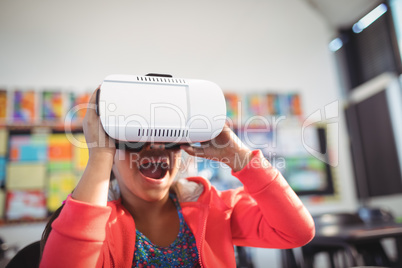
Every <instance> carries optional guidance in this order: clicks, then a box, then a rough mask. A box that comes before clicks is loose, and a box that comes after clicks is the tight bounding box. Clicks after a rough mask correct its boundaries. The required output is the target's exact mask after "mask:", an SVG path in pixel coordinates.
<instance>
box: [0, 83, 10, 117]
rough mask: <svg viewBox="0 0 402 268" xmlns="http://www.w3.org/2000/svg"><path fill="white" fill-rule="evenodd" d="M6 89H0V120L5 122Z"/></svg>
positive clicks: (6, 107) (6, 114)
mask: <svg viewBox="0 0 402 268" xmlns="http://www.w3.org/2000/svg"><path fill="white" fill-rule="evenodd" d="M7 110H8V102H7V91H6V90H4V89H0V122H6V120H7V116H8V111H7Z"/></svg>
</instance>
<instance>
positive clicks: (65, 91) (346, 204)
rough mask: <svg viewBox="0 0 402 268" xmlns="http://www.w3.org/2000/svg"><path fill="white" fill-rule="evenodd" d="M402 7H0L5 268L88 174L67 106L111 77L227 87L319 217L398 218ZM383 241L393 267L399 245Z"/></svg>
mask: <svg viewBox="0 0 402 268" xmlns="http://www.w3.org/2000/svg"><path fill="white" fill-rule="evenodd" d="M401 2H402V1H401V0H390V1H376V0H342V1H330V0H282V1H274V0H264V1H263V0H249V1H240V0H231V1H227V0H221V1H210V0H206V1H182V0H173V1H158V0H155V1H128V0H127V1H126V0H117V1H92V0H89V1H76V0H73V1H50V0H38V1H27V0H13V1H10V0H3V1H1V2H0V182H1V189H0V218H1V222H0V239H1V240H2V241H1V242H2V243H3V246H2V248H3V251H4V252H2V253H1V254H0V257H3V260H2V261H3V264H4V263H6V262H7V261H8V260H9V259H10V258H12V257H13V256H14V254H15V253H16V252H17V251H18V250H20V249H21V248H23V247H25V246H26V245H28V244H30V243H32V242H35V241H37V240H39V239H40V237H41V233H42V231H43V228H44V226H45V224H46V218H47V217H48V216H49V215H50V213H51V212H52V211H54V210H55V209H57V207H58V206H59V205H60V204H61V202H62V201H63V200H64V199H65V197H66V195H67V194H68V193H69V192H70V191H71V190H72V189H73V187H74V185H75V184H76V182H77V181H78V180H79V178H80V174H82V172H83V169H84V168H85V165H86V160H87V151H86V149H85V148H84V149H83V148H76V147H74V146H72V145H71V143H70V142H69V140H68V139H67V138H66V135H65V128H64V127H65V125H64V122H65V121H64V120H65V119H66V118H68V119H69V120H70V121H71V122H72V129H71V130H72V133H73V135H74V137H75V138H76V139H79V140H81V141H84V140H83V135H82V129H81V120H82V117H83V115H84V114H85V110H81V111H79V112H78V113H76V114H69V113H68V111H69V110H70V109H71V108H72V107H74V106H76V105H79V104H85V103H86V102H87V101H88V98H89V96H90V94H91V93H92V92H93V90H94V89H95V88H96V87H97V86H98V85H99V84H100V83H102V81H103V78H104V77H106V76H107V75H109V74H135V75H145V74H147V73H163V74H171V75H173V77H177V78H194V79H205V80H210V81H213V82H215V83H217V84H218V85H219V86H220V87H221V88H222V90H223V91H224V93H225V97H226V101H227V111H228V121H230V122H231V123H232V124H231V126H232V127H233V129H234V130H235V131H236V132H237V134H238V135H239V137H240V138H241V139H242V140H243V142H244V143H246V144H247V145H248V146H249V147H252V148H256V149H261V150H263V152H264V154H265V156H266V157H267V158H268V159H269V160H270V161H271V163H273V164H274V166H275V167H277V168H278V169H279V170H280V171H281V172H282V173H284V175H285V177H286V179H287V180H288V181H289V184H290V185H291V186H292V188H293V189H294V190H295V191H296V193H297V194H299V196H300V197H301V199H302V201H303V203H304V204H305V205H306V207H307V208H308V210H309V211H310V212H311V213H312V214H313V215H322V214H324V213H332V214H337V213H344V212H345V213H356V212H357V211H361V209H362V208H371V209H374V210H375V211H379V210H381V211H383V210H385V211H387V212H389V213H390V214H392V218H393V221H394V222H396V223H398V222H401V221H402V206H401V204H402V176H401V167H402V124H401V122H402V118H401V117H402V116H401V115H402V111H401V109H402V108H401V107H402V97H401V96H402V93H401V78H400V74H401V73H402V67H401V56H400V55H401V47H402V37H401V28H400V27H401V25H402V24H401V22H402V3H401ZM144 94H146V92H144ZM184 157H185V156H184ZM182 175H183V176H184V175H202V176H206V177H208V178H209V179H210V180H211V182H213V184H214V185H216V187H217V188H219V189H222V190H224V189H229V188H233V187H237V186H239V183H238V182H237V181H236V180H235V179H233V177H231V175H230V170H228V168H226V167H222V166H221V167H216V166H215V165H212V164H211V163H208V162H206V161H203V160H199V159H198V160H195V161H194V163H193V164H191V165H189V169H188V170H186V171H185V173H183V174H182ZM369 211H372V210H370V209H369ZM383 244H384V246H385V250H386V251H387V253H388V254H389V255H390V257H391V259H392V258H394V259H397V258H398V253H397V250H395V247H394V244H393V242H392V241H385V242H383ZM296 253H297V252H296ZM240 255H241V254H240ZM296 255H297V254H296ZM245 256H246V259H247V260H248V262H247V263H248V264H246V265H242V264H239V267H246V266H247V267H267V263H268V264H270V265H269V267H285V265H286V264H285V263H286V262H284V261H283V251H281V250H277V249H258V248H252V249H251V248H250V249H249V248H247V249H245ZM296 257H297V256H296ZM399 257H400V256H399ZM314 264H315V265H316V267H329V266H330V261H329V260H328V259H327V258H326V257H325V256H318V257H317V258H316V259H315V261H314ZM300 265H303V260H301V261H300V260H299V259H297V258H296V263H295V264H294V265H293V267H299V266H300ZM290 266H292V265H290Z"/></svg>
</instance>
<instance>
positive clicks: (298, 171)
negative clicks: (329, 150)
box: [283, 157, 328, 192]
mask: <svg viewBox="0 0 402 268" xmlns="http://www.w3.org/2000/svg"><path fill="white" fill-rule="evenodd" d="M325 169H326V166H325V163H324V162H322V161H320V160H319V159H317V158H314V157H292V158H290V157H289V158H286V167H285V169H284V171H283V173H284V174H283V175H284V177H285V178H286V180H287V181H288V183H289V185H290V187H291V188H292V189H293V190H294V191H295V192H306V191H323V190H325V189H326V188H327V187H328V180H327V174H326V170H325Z"/></svg>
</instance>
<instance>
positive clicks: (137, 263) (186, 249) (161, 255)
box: [132, 194, 200, 268]
mask: <svg viewBox="0 0 402 268" xmlns="http://www.w3.org/2000/svg"><path fill="white" fill-rule="evenodd" d="M170 198H171V199H172V200H173V201H174V203H175V205H176V208H177V212H178V214H179V219H180V230H179V234H178V235H177V238H176V240H175V241H174V242H173V243H172V244H171V245H170V246H168V247H159V246H157V245H154V244H153V243H152V242H151V241H150V240H149V239H148V238H147V237H146V236H145V235H143V234H142V233H141V232H140V231H138V230H136V240H135V250H134V259H133V266H132V267H188V268H190V267H200V264H199V261H198V250H197V246H196V242H195V238H194V235H193V233H192V232H191V230H190V228H189V227H188V225H187V224H186V222H185V221H184V217H183V214H182V212H181V207H180V204H179V202H178V201H177V198H176V196H175V195H173V194H170Z"/></svg>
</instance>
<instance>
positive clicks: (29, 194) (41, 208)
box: [5, 190, 47, 221]
mask: <svg viewBox="0 0 402 268" xmlns="http://www.w3.org/2000/svg"><path fill="white" fill-rule="evenodd" d="M5 214H6V215H5V217H6V219H7V220H9V221H15V220H32V219H44V218H46V216H47V208H46V197H45V193H44V191H42V190H11V191H7V194H6V211H5Z"/></svg>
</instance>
